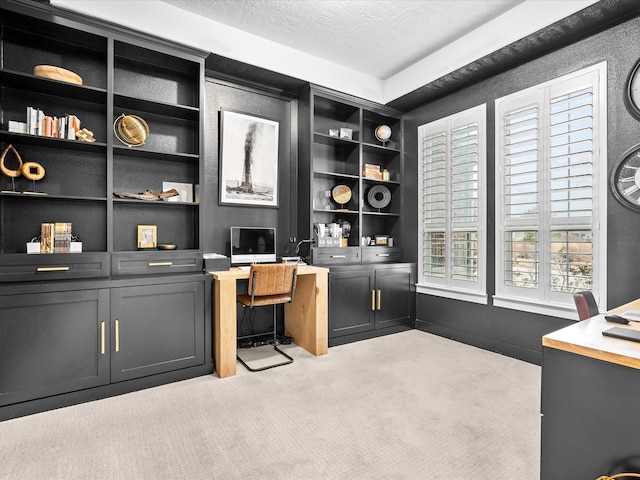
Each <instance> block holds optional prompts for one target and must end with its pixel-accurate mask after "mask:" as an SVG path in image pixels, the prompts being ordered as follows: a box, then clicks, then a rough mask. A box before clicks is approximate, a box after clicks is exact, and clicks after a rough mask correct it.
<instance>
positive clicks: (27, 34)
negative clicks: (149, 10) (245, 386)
mask: <svg viewBox="0 0 640 480" xmlns="http://www.w3.org/2000/svg"><path fill="white" fill-rule="evenodd" d="M205 57H206V53H205V52H200V51H197V50H194V49H191V48H187V47H183V46H180V45H174V44H170V43H169V42H166V41H164V40H161V39H157V38H152V37H149V36H146V35H143V34H138V33H136V32H128V31H125V30H123V29H120V28H118V27H115V26H113V25H107V24H104V23H102V22H99V21H96V20H93V19H90V18H89V17H83V16H81V15H77V14H72V13H69V12H64V11H61V10H58V9H56V8H55V7H51V6H50V5H44V4H42V3H39V2H28V1H23V0H0V151H4V150H5V149H6V148H8V146H9V145H12V146H13V148H15V150H16V151H17V152H18V154H19V156H20V158H21V159H22V161H23V162H37V163H39V164H40V165H41V166H42V167H43V168H44V170H45V176H44V178H42V179H41V180H38V181H35V182H34V181H32V180H28V179H26V178H25V177H24V175H22V176H18V177H16V178H15V179H14V181H13V182H12V179H11V178H10V177H9V176H8V175H4V174H1V173H0V190H1V192H0V332H1V335H0V350H2V352H3V354H2V356H1V359H0V420H4V419H6V418H12V417H14V416H19V415H24V414H28V413H33V412H37V411H41V410H45V409H49V408H54V407H59V406H63V405H67V404H70V403H77V402H81V401H87V400H92V399H95V398H100V397H102V396H109V395H114V394H118V393H122V392H126V391H133V390H137V389H140V388H146V387H149V386H153V385H160V384H162V383H167V382H170V381H176V380H179V379H184V378H190V377H193V376H197V375H204V374H208V373H211V372H212V371H213V355H212V351H211V345H212V333H211V309H210V308H207V305H210V297H211V278H210V276H209V275H206V274H204V273H203V270H202V269H203V265H202V250H201V249H202V244H203V241H202V228H201V225H202V223H203V212H202V209H201V207H200V203H199V198H198V195H197V192H198V189H197V188H195V187H197V186H198V185H201V184H202V183H203V182H202V179H203V178H204V176H203V173H204V172H203V170H204V168H203V165H204V160H203V156H202V150H203V149H202V145H203V141H202V140H203V138H202V137H203V112H204V94H203V88H204V58H205ZM37 65H51V66H56V67H59V68H63V69H65V70H70V71H72V72H74V73H76V74H77V75H79V76H80V77H82V84H81V85H79V84H74V83H68V82H64V81H58V80H52V79H48V78H42V77H39V76H36V75H35V74H34V67H35V66H37ZM27 107H33V108H36V109H40V110H42V111H43V112H44V113H45V114H46V115H49V116H52V117H54V116H55V117H59V118H60V117H65V116H66V115H75V116H76V117H78V118H79V119H80V121H81V125H80V128H86V129H87V130H90V131H91V132H93V138H95V140H96V141H95V142H85V141H80V140H72V139H63V138H54V137H46V136H40V135H32V134H26V133H18V132H16V131H9V130H10V124H9V122H26V121H27ZM122 114H126V115H138V116H140V117H141V118H143V119H144V120H145V122H146V123H147V124H148V126H149V132H150V133H149V135H148V137H147V139H146V141H145V142H144V144H143V145H141V146H135V147H130V146H127V145H125V144H123V143H122V142H121V141H120V140H119V139H118V138H117V137H116V135H115V134H114V130H113V124H114V121H115V120H116V119H117V118H118V117H119V116H121V115H122ZM14 129H15V125H14ZM12 130H13V129H12ZM5 166H6V168H7V169H9V170H15V169H18V168H19V159H18V158H17V157H16V156H15V155H14V153H13V152H12V151H11V150H9V151H8V154H7V156H6V158H5ZM163 182H171V183H174V184H183V185H184V184H189V185H191V186H193V187H194V188H193V190H194V191H193V195H192V198H191V199H189V200H182V199H180V201H178V202H174V201H164V200H141V199H136V198H130V197H129V196H127V195H125V196H122V195H120V194H122V193H134V194H137V193H141V192H144V191H145V190H151V191H154V192H161V191H163V190H164V189H165V187H164V185H163ZM116 194H118V195H116ZM54 222H70V223H72V233H73V235H77V236H78V237H79V239H80V240H81V241H82V253H53V254H33V255H32V254H27V253H26V246H27V242H29V241H30V240H31V239H32V238H34V237H37V236H39V235H40V230H41V224H42V223H54ZM139 225H155V226H156V227H157V243H158V244H162V243H166V244H174V245H177V250H146V251H140V250H139V249H138V226H139Z"/></svg>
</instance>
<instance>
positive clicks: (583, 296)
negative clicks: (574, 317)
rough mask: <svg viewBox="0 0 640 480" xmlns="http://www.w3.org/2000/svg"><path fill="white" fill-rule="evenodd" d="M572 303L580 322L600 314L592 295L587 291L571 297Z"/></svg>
mask: <svg viewBox="0 0 640 480" xmlns="http://www.w3.org/2000/svg"><path fill="white" fill-rule="evenodd" d="M573 301H574V302H575V304H576V309H577V310H578V318H579V319H580V320H586V319H587V318H591V317H595V316H596V315H598V314H599V313H600V312H599V311H598V304H597V303H596V299H595V298H594V297H593V293H591V292H589V291H585V292H578V293H576V294H575V295H574V296H573Z"/></svg>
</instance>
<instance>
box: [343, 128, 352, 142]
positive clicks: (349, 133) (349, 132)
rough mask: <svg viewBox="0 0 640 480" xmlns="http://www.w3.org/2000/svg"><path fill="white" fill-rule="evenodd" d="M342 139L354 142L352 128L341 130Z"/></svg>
mask: <svg viewBox="0 0 640 480" xmlns="http://www.w3.org/2000/svg"><path fill="white" fill-rule="evenodd" d="M340 138H344V139H347V140H353V129H352V128H341V129H340Z"/></svg>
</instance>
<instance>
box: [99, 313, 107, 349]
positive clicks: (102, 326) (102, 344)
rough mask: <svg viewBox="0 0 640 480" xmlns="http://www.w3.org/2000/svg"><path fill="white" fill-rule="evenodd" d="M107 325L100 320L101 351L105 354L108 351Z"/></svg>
mask: <svg viewBox="0 0 640 480" xmlns="http://www.w3.org/2000/svg"><path fill="white" fill-rule="evenodd" d="M105 341H106V340H105V325H104V321H102V322H100V353H101V354H102V355H104V354H105V353H107V350H106V345H105Z"/></svg>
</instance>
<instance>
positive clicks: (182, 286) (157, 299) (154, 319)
mask: <svg viewBox="0 0 640 480" xmlns="http://www.w3.org/2000/svg"><path fill="white" fill-rule="evenodd" d="M204 303H205V302H204V282H183V283H168V284H158V285H142V286H129V287H119V288H114V289H112V290H111V318H112V320H111V322H112V337H113V339H112V349H111V380H112V382H117V381H121V380H128V379H131V378H138V377H143V376H146V375H153V374H157V373H163V372H168V371H171V370H177V369H180V368H186V367H191V366H195V365H202V364H204V357H205V355H204V347H205V339H204V320H205V314H204Z"/></svg>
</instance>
